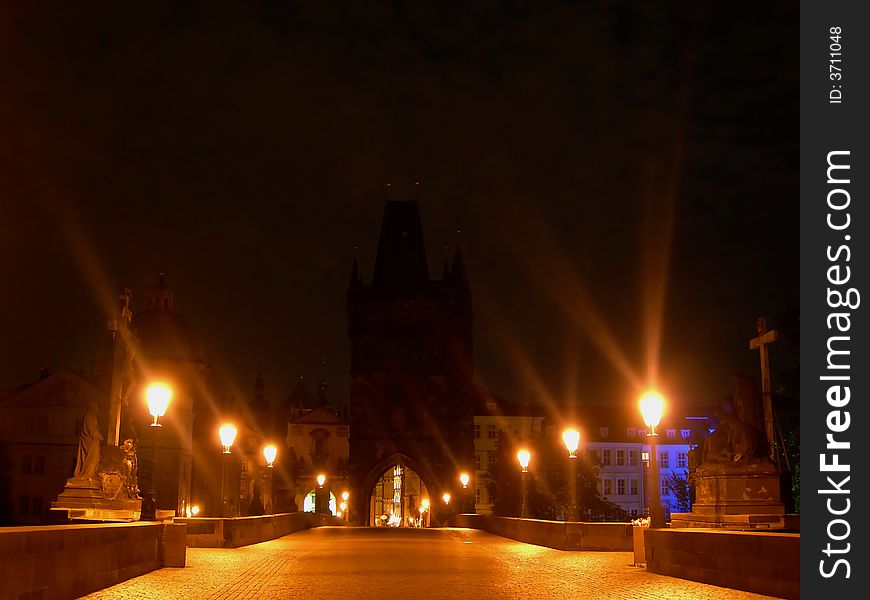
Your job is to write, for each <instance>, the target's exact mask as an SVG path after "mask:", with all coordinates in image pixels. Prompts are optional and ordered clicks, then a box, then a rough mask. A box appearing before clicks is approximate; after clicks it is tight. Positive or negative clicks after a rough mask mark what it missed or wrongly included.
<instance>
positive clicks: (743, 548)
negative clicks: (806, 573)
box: [644, 529, 800, 598]
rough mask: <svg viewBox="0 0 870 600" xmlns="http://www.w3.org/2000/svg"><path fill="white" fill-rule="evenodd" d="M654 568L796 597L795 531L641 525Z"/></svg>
mask: <svg viewBox="0 0 870 600" xmlns="http://www.w3.org/2000/svg"><path fill="white" fill-rule="evenodd" d="M644 538H645V539H644V545H645V547H646V568H647V569H648V570H650V571H652V572H654V573H661V574H662V575H670V576H672V577H680V578H682V579H690V580H692V581H700V582H702V583H710V584H713V585H718V586H722V587H728V588H733V589H738V590H745V591H749V592H754V593H757V594H766V595H769V596H777V597H780V598H799V597H800V534H797V533H772V532H755V531H740V532H738V531H722V530H710V529H647V530H646V531H645V532H644Z"/></svg>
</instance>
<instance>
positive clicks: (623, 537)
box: [449, 514, 634, 552]
mask: <svg viewBox="0 0 870 600" xmlns="http://www.w3.org/2000/svg"><path fill="white" fill-rule="evenodd" d="M449 524H450V525H451V526H454V527H469V528H471V529H480V530H482V531H486V532H488V533H493V534H495V535H500V536H502V537H506V538H510V539H512V540H517V541H519V542H525V543H527V544H535V545H537V546H547V547H548V548H556V549H558V550H600V551H620V552H631V551H632V549H633V548H634V545H633V544H634V542H633V540H632V526H631V524H629V523H586V522H565V521H542V520H538V519H519V518H516V517H495V516H492V515H472V514H464V515H455V516H454V517H452V518H451V519H450V523H449Z"/></svg>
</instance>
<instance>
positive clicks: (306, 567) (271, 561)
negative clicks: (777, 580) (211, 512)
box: [87, 527, 767, 600]
mask: <svg viewBox="0 0 870 600" xmlns="http://www.w3.org/2000/svg"><path fill="white" fill-rule="evenodd" d="M631 562H632V554H631V553H628V552H562V551H559V550H552V549H549V548H542V547H539V546H531V545H528V544H522V543H519V542H514V541H511V540H506V539H504V538H500V537H497V536H493V535H490V534H487V533H484V532H480V531H475V530H465V529H440V530H439V529H426V530H395V529H383V530H381V529H363V528H340V527H339V528H332V527H322V528H318V529H312V530H308V531H305V532H300V533H296V534H293V535H290V536H287V537H284V538H281V539H277V540H272V541H269V542H264V543H262V544H256V545H253V546H247V547H244V548H234V549H230V548H228V549H213V548H188V550H187V567H186V568H184V569H172V568H165V569H161V570H159V571H154V572H152V573H149V574H147V575H143V576H142V577H137V578H136V579H131V580H130V581H126V582H124V583H121V584H118V585H116V586H113V587H111V588H107V589H105V590H102V591H100V592H97V593H95V594H91V595H90V596H87V598H104V599H113V600H114V599H127V598H155V599H156V598H161V599H162V598H221V599H230V598H319V599H320V598H322V599H328V598H341V599H342V600H350V599H354V598H378V599H380V600H384V599H388V598H389V599H393V598H399V599H401V598H413V599H415V600H420V599H423V598H487V599H489V598H493V599H495V598H498V599H501V598H554V599H561V598H566V599H567V598H571V599H574V598H593V599H623V598H625V599H632V600H634V599H638V600H646V599H650V600H651V599H667V600H682V599H692V600H695V599H703V598H711V599H720V598H721V599H728V600H731V599H735V600H736V599H741V600H742V599H749V598H766V597H767V596H759V595H757V594H750V593H747V592H740V591H736V590H730V589H727V588H720V587H716V586H711V585H706V584H702V583H696V582H693V581H685V580H682V579H676V578H673V577H666V576H663V575H656V574H654V573H649V572H647V571H646V569H644V568H638V567H633V566H632V565H631Z"/></svg>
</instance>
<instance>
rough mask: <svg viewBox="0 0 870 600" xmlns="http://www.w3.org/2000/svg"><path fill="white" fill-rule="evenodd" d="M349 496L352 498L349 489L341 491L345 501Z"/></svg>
mask: <svg viewBox="0 0 870 600" xmlns="http://www.w3.org/2000/svg"><path fill="white" fill-rule="evenodd" d="M348 498H350V492H348V491H347V490H344V491H343V492H342V493H341V499H342V500H344V501H345V502H347V499H348Z"/></svg>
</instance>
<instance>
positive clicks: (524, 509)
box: [517, 448, 532, 519]
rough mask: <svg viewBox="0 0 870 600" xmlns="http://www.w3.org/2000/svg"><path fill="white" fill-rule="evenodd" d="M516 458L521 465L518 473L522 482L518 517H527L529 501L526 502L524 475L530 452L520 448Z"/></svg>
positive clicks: (527, 466) (526, 491)
mask: <svg viewBox="0 0 870 600" xmlns="http://www.w3.org/2000/svg"><path fill="white" fill-rule="evenodd" d="M517 460H518V461H519V463H520V467H522V469H523V470H522V473H520V481H521V482H522V494H523V503H522V506H521V508H520V517H521V518H523V519H527V518H528V517H529V503H528V489H527V487H526V477H527V476H528V474H529V461H531V460H532V453H531V452H529V451H528V450H526V449H525V448H521V449H520V450H519V452H517Z"/></svg>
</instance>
